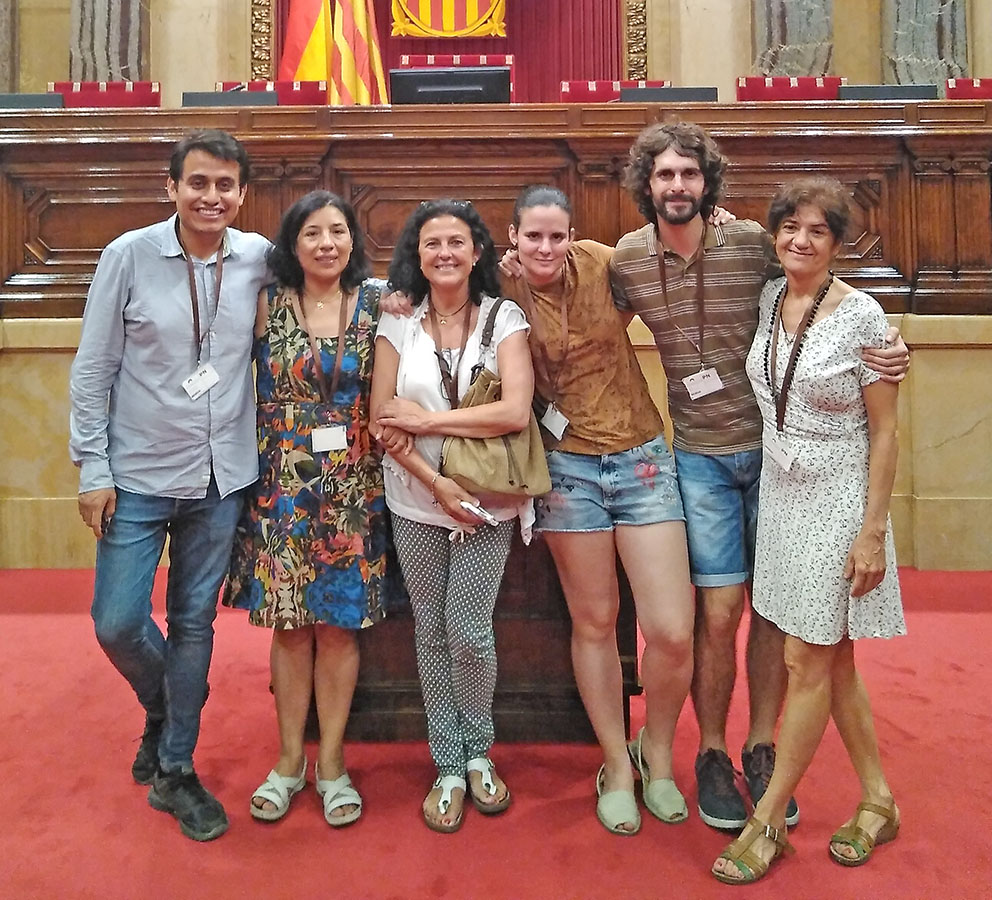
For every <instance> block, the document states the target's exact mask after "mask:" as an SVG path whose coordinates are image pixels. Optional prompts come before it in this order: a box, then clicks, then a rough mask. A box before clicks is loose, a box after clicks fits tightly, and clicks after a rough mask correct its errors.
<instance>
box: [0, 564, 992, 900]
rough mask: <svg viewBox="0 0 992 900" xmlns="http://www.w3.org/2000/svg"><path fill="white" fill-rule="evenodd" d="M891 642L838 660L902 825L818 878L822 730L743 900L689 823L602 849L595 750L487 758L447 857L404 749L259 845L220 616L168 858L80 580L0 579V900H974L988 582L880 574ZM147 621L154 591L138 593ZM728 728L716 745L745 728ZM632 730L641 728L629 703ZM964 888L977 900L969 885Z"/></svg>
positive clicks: (234, 618)
mask: <svg viewBox="0 0 992 900" xmlns="http://www.w3.org/2000/svg"><path fill="white" fill-rule="evenodd" d="M902 578H903V591H904V596H905V598H906V607H907V611H908V614H907V618H908V622H909V628H910V635H909V637H906V638H901V639H898V640H893V641H869V642H864V643H863V644H862V645H860V646H859V659H860V664H861V670H862V673H863V674H864V677H865V680H866V682H867V685H868V689H869V692H870V693H871V697H872V701H873V705H874V709H875V715H876V722H877V726H878V731H879V737H880V741H881V746H882V752H883V756H884V759H885V762H886V767H887V771H888V774H889V778H890V780H891V782H892V785H893V788H894V790H895V793H896V797H897V799H898V802H899V804H900V807H901V809H902V815H903V828H902V832H901V834H900V837H899V839H898V840H897V841H896V842H895V843H894V844H892V845H889V846H886V847H883V848H881V849H880V850H879V851H878V853H877V855H876V857H875V858H874V859H873V860H872V861H871V863H870V864H869V865H867V866H865V867H864V868H860V869H842V868H840V867H839V866H837V865H835V864H833V863H831V862H830V861H829V859H828V857H827V852H826V844H827V839H828V837H829V835H830V833H831V832H832V830H833V829H834V828H835V827H836V826H837V825H839V824H840V823H841V822H843V821H844V820H845V819H846V818H847V816H849V815H850V813H851V812H852V811H853V809H854V806H855V804H856V803H857V799H858V791H857V783H856V781H855V779H854V775H853V772H852V770H851V767H850V764H849V763H848V762H847V758H846V755H845V753H844V750H843V747H842V745H841V742H840V739H839V737H838V735H837V733H836V731H835V730H834V729H833V727H832V726H831V727H830V728H829V729H828V731H827V735H826V738H825V740H824V743H823V745H822V746H821V748H820V750H819V752H818V754H817V757H816V759H815V761H814V763H813V766H812V768H811V770H810V772H809V774H808V775H807V778H806V780H805V781H804V782H803V784H802V785H801V787H800V790H799V792H798V799H799V802H800V806H801V808H802V816H803V818H802V823H801V824H800V825H799V827H798V828H797V829H795V831H794V832H793V833H792V835H790V838H791V840H792V841H793V843H794V844H795V846H796V849H797V851H798V853H797V855H796V856H795V857H792V858H790V859H787V860H785V861H784V862H781V863H777V864H776V866H775V867H774V869H773V871H772V873H771V874H770V875H769V877H768V878H767V879H765V880H764V881H762V882H761V883H760V884H759V885H756V886H754V887H749V888H732V887H724V886H722V885H720V884H718V883H717V882H715V881H713V880H712V879H711V878H710V877H709V876H708V875H707V868H708V866H709V864H710V862H711V861H712V859H713V858H714V857H715V856H716V855H717V854H718V853H719V852H720V850H721V849H722V847H723V846H724V844H725V843H726V841H727V839H726V838H724V837H723V836H721V835H720V834H719V833H717V832H715V831H712V830H711V829H709V828H707V827H706V826H705V825H703V824H702V823H701V822H700V820H699V818H698V817H697V816H696V815H695V807H694V798H693V797H691V796H690V797H689V803H690V809H691V810H692V811H693V815H692V817H691V819H690V821H689V822H688V823H686V824H685V825H682V826H666V825H663V824H661V823H660V822H658V821H657V820H655V819H653V818H651V816H650V815H647V814H645V816H644V827H643V829H642V831H641V833H640V835H638V836H637V837H635V838H631V839H627V838H617V837H612V836H610V835H608V834H607V833H606V832H605V831H604V830H603V828H602V827H601V826H600V825H599V823H598V822H597V821H596V818H595V815H594V800H593V798H594V792H593V777H594V775H595V772H596V768H597V766H598V760H597V753H596V750H595V748H593V747H586V746H579V747H576V746H574V745H568V746H556V745H550V744H548V745H506V744H503V745H497V747H496V748H495V752H494V757H495V759H496V761H497V763H498V765H499V768H500V772H501V774H502V775H503V776H504V777H505V778H506V779H507V782H508V783H509V784H510V785H511V787H512V789H513V792H514V795H515V803H514V805H513V807H512V808H511V809H510V811H509V812H508V813H507V814H506V815H505V816H502V817H499V818H495V819H492V820H489V819H484V818H483V817H482V816H481V815H478V814H477V813H476V812H475V810H473V809H471V808H469V809H467V811H466V814H465V818H466V820H465V824H464V826H463V827H462V830H461V831H460V832H459V833H458V834H455V835H451V836H444V835H437V834H434V833H433V832H430V831H428V830H427V828H425V827H424V825H423V824H422V822H421V820H420V817H419V809H420V802H421V800H422V797H423V795H424V794H425V793H426V791H427V789H428V787H429V785H430V782H431V779H432V777H433V774H432V769H431V765H430V759H429V756H428V753H427V748H426V746H424V745H420V744H391V745H386V744H353V745H351V746H349V748H348V751H347V752H348V767H349V770H350V772H351V775H352V777H353V778H354V780H355V782H356V784H357V785H358V787H359V788H360V790H361V791H362V793H363V795H364V797H365V804H366V805H365V816H364V818H363V819H362V820H361V821H360V822H359V823H358V824H357V825H355V826H354V827H352V828H348V829H343V830H341V831H332V830H331V829H330V828H328V827H327V826H326V825H325V824H324V822H323V819H322V816H321V810H320V806H319V803H318V800H317V798H316V795H315V794H314V792H313V787H312V779H311V784H310V785H309V786H308V790H307V791H306V792H305V793H303V794H300V795H299V796H298V797H297V798H296V800H295V801H294V805H293V809H292V810H291V811H290V813H289V815H288V817H287V818H286V819H285V820H283V821H282V822H280V823H277V824H275V825H261V824H258V823H256V822H254V821H253V820H252V819H251V817H250V816H249V814H248V797H249V795H250V793H251V791H252V790H253V789H254V788H255V787H256V786H257V785H258V784H259V782H260V781H261V780H262V778H263V777H264V775H265V773H266V772H267V771H268V770H269V768H270V767H271V765H272V763H273V762H274V760H275V755H276V747H277V743H276V734H275V718H274V714H273V712H272V704H271V697H270V695H269V693H268V691H267V685H268V671H267V648H268V642H269V635H268V633H267V632H263V631H261V630H259V629H254V628H251V627H250V626H248V625H247V624H246V622H245V620H244V615H243V614H242V613H239V612H233V611H227V610H225V611H223V612H222V613H221V615H220V617H219V620H218V627H217V642H216V648H215V653H214V662H213V669H212V671H211V678H210V681H211V696H210V702H209V703H208V704H207V706H206V708H205V710H204V719H203V731H202V735H201V739H200V744H199V748H198V750H197V769H198V771H199V773H200V775H201V777H202V778H203V780H204V782H205V783H206V784H207V785H208V786H209V787H210V788H211V789H213V790H214V791H215V792H216V793H217V795H218V796H219V797H220V799H221V800H222V801H223V802H224V804H225V805H226V807H227V809H228V813H229V815H230V817H231V829H230V831H229V832H228V833H227V834H226V835H225V836H224V837H222V838H220V839H219V840H217V841H214V842H212V843H209V844H202V845H201V844H195V843H194V842H192V841H189V840H187V839H186V838H184V837H182V836H181V835H180V833H179V830H178V827H177V826H176V824H175V822H174V821H173V820H172V819H171V818H170V817H168V816H166V815H164V814H163V813H158V812H155V811H154V810H152V809H151V808H150V807H149V806H148V805H147V803H146V801H145V795H146V794H147V788H141V787H138V786H137V785H135V784H133V783H132V782H131V779H130V771H129V770H130V764H131V760H132V758H133V755H134V751H135V749H136V747H137V735H138V734H139V733H140V731H141V727H142V717H141V715H140V713H139V710H138V707H137V704H136V702H135V700H134V698H133V696H132V695H131V694H130V691H129V689H128V688H127V687H126V685H125V684H124V682H123V680H122V679H121V678H120V677H119V676H118V675H117V674H116V672H114V671H113V669H112V668H111V666H110V664H109V663H108V662H107V661H106V659H105V658H104V657H103V655H102V653H101V652H100V650H99V648H98V647H97V645H96V641H95V638H94V637H93V633H92V627H91V623H90V619H89V616H88V613H87V609H88V605H89V594H90V590H91V584H92V573H91V572H87V571H84V572H66V571H49V572H33V571H32V572H29V571H9V570H8V571H0V659H2V660H3V664H4V677H3V679H2V681H0V710H2V716H3V718H2V721H3V723H4V728H3V735H2V738H0V771H2V772H3V775H4V779H3V788H2V792H3V797H4V812H5V815H4V817H3V818H4V823H3V826H2V829H0V835H2V837H0V896H2V897H4V898H8V897H9V898H12V900H13V898H18V900H19V898H91V897H92V898H102V900H117V898H122V900H123V898H148V900H157V898H187V897H208V898H235V897H251V898H254V897H259V898H283V897H287V898H288V897H293V898H303V897H310V896H317V895H320V896H340V897H348V898H376V900H386V898H397V900H407V898H469V900H474V898H487V900H489V898H492V900H500V898H514V900H516V898H576V900H583V898H590V900H591V898H611V900H612V898H627V900H638V898H645V900H646V898H662V897H664V898H668V897H673V896H678V897H688V898H707V897H725V896H744V897H747V896H751V897H773V898H779V897H782V898H786V897H788V898H853V897H866V898H867V897H870V898H902V900H914V898H971V897H975V898H979V897H988V896H989V895H990V891H989V888H988V875H989V872H988V867H989V860H990V853H989V851H988V838H987V836H986V834H985V829H984V827H983V826H982V824H981V823H982V822H984V814H983V813H982V810H985V809H990V808H992V787H990V783H989V777H988V771H989V755H990V754H989V749H988V748H989V746H990V745H992V714H990V711H989V709H990V707H989V696H990V695H992V667H990V663H989V654H988V650H987V647H986V645H985V637H986V635H988V634H989V632H990V626H992V573H981V574H979V573H939V572H916V571H914V570H911V569H906V570H903V571H902ZM158 601H159V602H158V604H157V605H159V606H160V605H161V604H160V601H161V589H160V590H159V593H158ZM743 701H744V697H743V696H741V695H738V696H737V697H736V698H735V701H734V706H733V710H734V712H733V715H732V721H731V728H730V735H729V737H730V739H731V746H732V747H737V746H739V745H740V743H741V741H742V739H743V736H744V728H745V719H744V713H745V703H744V702H743ZM634 703H635V706H634V709H633V718H634V722H633V724H634V727H635V729H636V728H638V727H640V725H641V724H642V722H643V707H642V705H641V703H640V701H638V700H636V699H635V701H634ZM696 739H697V735H696V729H695V723H694V721H693V718H692V713H691V710H687V711H686V713H685V714H684V715H683V720H682V723H681V725H680V728H679V736H678V742H677V747H676V759H677V771H676V777H677V779H678V780H679V782H680V784H681V785H683V787H684V788H685V789H686V792H687V795H689V793H690V790H689V789H690V788H692V786H693V778H692V760H693V756H694V753H695V742H696ZM983 884H984V885H986V886H985V887H984V888H983V887H982V885H983Z"/></svg>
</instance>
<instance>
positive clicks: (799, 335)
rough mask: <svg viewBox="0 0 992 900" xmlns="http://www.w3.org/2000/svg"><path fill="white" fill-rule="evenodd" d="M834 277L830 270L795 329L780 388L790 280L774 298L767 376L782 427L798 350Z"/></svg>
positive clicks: (767, 351)
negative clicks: (778, 364) (780, 352)
mask: <svg viewBox="0 0 992 900" xmlns="http://www.w3.org/2000/svg"><path fill="white" fill-rule="evenodd" d="M833 281H834V275H833V272H831V273H830V274H829V275H828V276H827V280H826V281H825V282H824V283H823V285H822V286H821V287H820V290H819V291H818V292H817V295H816V297H814V298H813V302H812V303H810V305H809V306H808V307H807V308H806V313H805V314H804V315H803V319H802V321H801V322H800V323H799V329H798V331H796V336H795V342H794V343H793V345H792V353H790V354H789V362H788V364H787V365H786V367H785V375H783V376H782V390H781V391H776V390H775V365H776V356H777V355H778V333H779V329H780V328H781V327H782V308H783V306H785V292H786V290H787V288H788V282H786V283H785V284H783V285H782V289H781V290H780V291H779V293H778V297H776V298H775V307H774V309H773V310H772V321H771V325H770V326H769V328H770V332H771V333H770V334H769V338H768V343H767V344H765V379H766V380H767V382H768V390H769V391H770V392H771V395H772V398H773V399H774V400H775V424H776V425H777V427H778V430H779V431H781V430H782V429H783V427H784V426H785V403H786V400H787V399H788V395H789V388H791V387H792V378H793V376H794V375H795V374H796V362H797V361H798V359H799V350H800V348H801V347H802V344H803V341H804V340H805V339H806V332H807V331H808V330H809V326H810V325H811V324H812V322H813V318H814V317H815V316H816V311H817V310H818V309H819V308H820V304H821V303H822V302H823V298H824V297H826V296H827V291H829V290H830V285H831V284H833Z"/></svg>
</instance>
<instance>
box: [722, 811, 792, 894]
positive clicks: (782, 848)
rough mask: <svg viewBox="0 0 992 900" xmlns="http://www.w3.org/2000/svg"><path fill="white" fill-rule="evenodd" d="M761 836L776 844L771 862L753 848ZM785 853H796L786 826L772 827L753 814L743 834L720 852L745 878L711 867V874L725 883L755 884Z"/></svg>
mask: <svg viewBox="0 0 992 900" xmlns="http://www.w3.org/2000/svg"><path fill="white" fill-rule="evenodd" d="M761 837H766V838H768V839H769V840H770V841H773V842H774V844H775V855H774V856H773V857H772V858H771V860H770V861H769V862H765V861H764V860H763V859H762V858H761V857H760V856H758V855H757V854H756V853H754V851H752V850H751V846H752V845H753V844H754V842H755V841H756V840H758V838H761ZM783 853H795V850H794V848H793V846H792V844H790V843H789V840H788V838H787V837H786V831H785V828H772V826H771V825H766V824H765V823H764V822H762V821H761V820H760V819H756V818H755V817H754V816H751V818H750V819H748V820H747V825H745V826H744V830H743V831H742V832H741V836H740V837H739V838H737V840H736V841H734V842H733V843H732V844H731V845H730V846H729V847H727V849H726V850H724V851H723V853H721V854H720V859H726V860H729V861H730V862H732V863H733V864H734V865H735V866H737V868H738V869H739V870H740V873H741V875H743V878H734V876H733V875H725V874H724V873H723V872H717V871H716V870H715V869H710V874H711V875H712V876H713V877H714V878H715V879H716V880H717V881H722V882H723V883H724V884H753V883H754V882H755V881H757V880H758V879H759V878H764V876H765V875H766V874H767V872H768V867H769V866H770V865H771V863H773V862H774V861H775V860H776V859H778V858H779V857H780V856H781V855H782V854H783Z"/></svg>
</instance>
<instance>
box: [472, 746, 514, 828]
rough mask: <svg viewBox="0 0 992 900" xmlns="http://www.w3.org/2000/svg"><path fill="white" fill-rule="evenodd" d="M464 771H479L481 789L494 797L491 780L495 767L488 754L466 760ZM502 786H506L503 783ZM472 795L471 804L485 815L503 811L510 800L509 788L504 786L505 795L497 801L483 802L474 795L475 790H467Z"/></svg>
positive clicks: (495, 791)
mask: <svg viewBox="0 0 992 900" xmlns="http://www.w3.org/2000/svg"><path fill="white" fill-rule="evenodd" d="M465 771H466V772H479V773H480V774H481V775H482V789H483V790H484V791H485V792H486V793H487V794H488V795H489V796H490V797H495V796H496V793H497V790H496V782H495V781H494V780H493V774H494V773H495V771H496V767H495V766H494V765H493V761H492V760H491V759H490V758H489V757H488V756H476V757H475V758H474V759H470V760H469V761H468V765H467V766H466V767H465ZM504 787H506V786H505V785H504ZM469 793H470V794H471V795H472V804H473V806H475V808H476V809H477V810H478V811H479V812H481V813H484V814H485V815H487V816H495V815H497V814H498V813H501V812H504V811H505V810H506V809H507V807H508V806H509V805H510V803H511V801H512V799H513V798H512V797H511V796H510V789H509V788H506V796H505V797H504V798H503V799H502V800H500V801H499V802H498V803H484V802H483V801H482V800H480V799H479V798H478V797H476V796H475V791H471V790H470V791H469Z"/></svg>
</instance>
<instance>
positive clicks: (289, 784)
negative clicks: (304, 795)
mask: <svg viewBox="0 0 992 900" xmlns="http://www.w3.org/2000/svg"><path fill="white" fill-rule="evenodd" d="M306 783H307V758H306V757H305V756H304V757H303V768H302V769H301V770H300V774H299V775H280V774H279V773H278V772H277V771H276V770H275V769H273V770H272V771H271V772H269V774H268V777H267V778H266V779H265V781H263V782H262V784H261V785H260V786H259V788H258V790H257V791H255V793H254V794H252V795H251V800H249V801H248V803H249V805H250V806H251V814H252V816H253V817H254V818H256V819H260V820H261V821H263V822H275V821H277V820H278V819H281V818H282V817H283V816H284V815H286V813H287V812H289V802H290V800H292V799H293V796H294V795H295V794H298V793H299V792H300V791H302V790H303V788H304V787H305V786H306ZM256 797H257V798H258V799H259V800H268V802H269V803H271V804H273V806H275V809H265V808H264V807H261V806H256V805H255V798H256Z"/></svg>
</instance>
